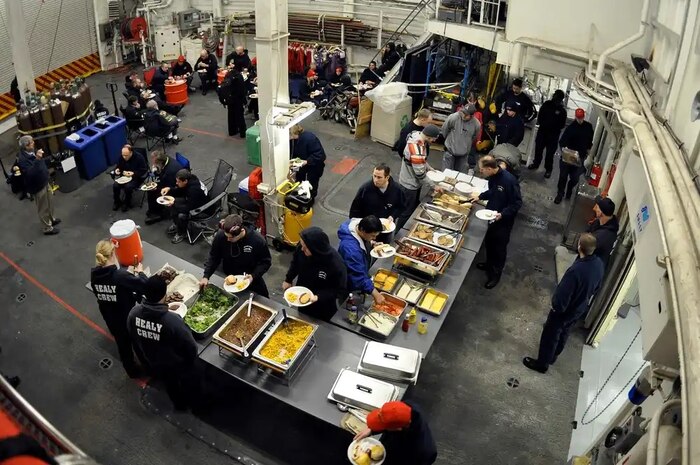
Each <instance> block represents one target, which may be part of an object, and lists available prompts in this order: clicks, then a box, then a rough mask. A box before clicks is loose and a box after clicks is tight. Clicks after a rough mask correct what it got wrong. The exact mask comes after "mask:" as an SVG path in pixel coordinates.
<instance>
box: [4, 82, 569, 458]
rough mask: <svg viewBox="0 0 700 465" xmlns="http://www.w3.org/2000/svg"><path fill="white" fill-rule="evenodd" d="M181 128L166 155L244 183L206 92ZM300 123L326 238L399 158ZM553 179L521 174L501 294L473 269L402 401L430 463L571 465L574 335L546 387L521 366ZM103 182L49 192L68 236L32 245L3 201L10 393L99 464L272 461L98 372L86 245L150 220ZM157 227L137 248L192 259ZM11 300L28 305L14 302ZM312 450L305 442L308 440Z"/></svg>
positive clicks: (118, 375)
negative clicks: (220, 164)
mask: <svg viewBox="0 0 700 465" xmlns="http://www.w3.org/2000/svg"><path fill="white" fill-rule="evenodd" d="M110 79H114V81H115V82H118V83H119V84H120V86H121V83H122V82H123V75H122V74H107V73H103V74H100V75H96V76H94V77H91V78H90V79H89V83H90V84H91V87H92V92H93V96H95V97H97V98H100V99H101V100H102V101H103V102H104V103H106V104H107V106H108V107H110V108H111V107H112V103H111V96H110V95H109V94H107V91H106V89H105V82H106V81H108V80H110ZM118 97H119V96H118ZM121 100H123V98H122V99H119V100H118V101H119V103H122V102H121ZM182 118H183V122H182V123H181V130H180V134H181V136H182V137H183V138H184V141H183V142H182V143H181V144H180V145H179V146H177V148H176V149H172V148H171V149H170V153H174V152H175V150H177V151H180V152H182V153H183V154H185V155H187V156H188V157H189V158H190V159H191V161H192V163H193V167H194V170H195V172H197V173H200V174H201V176H202V177H206V176H208V175H211V174H212V173H213V170H214V168H215V166H216V165H215V163H216V162H215V160H216V159H217V158H224V159H225V160H227V161H229V162H230V163H232V164H233V165H234V166H235V167H236V169H237V172H238V174H239V179H241V178H243V177H245V176H246V175H247V174H248V173H249V172H250V170H251V169H252V167H250V166H249V165H247V162H246V155H245V143H244V141H243V140H241V139H239V138H237V137H236V138H231V137H227V136H226V111H225V109H224V108H223V107H221V105H219V103H218V101H217V98H216V95H215V94H213V93H210V94H209V95H207V96H205V97H203V96H201V95H199V94H194V95H192V97H191V103H190V104H189V105H188V106H187V108H185V110H183V117H182ZM305 126H306V127H307V129H309V130H311V131H313V132H315V133H316V134H317V135H318V136H319V137H320V139H321V140H322V142H323V144H324V147H325V149H326V152H327V155H328V162H327V168H326V172H325V174H324V176H323V178H322V180H321V187H320V202H317V207H316V209H315V215H314V224H315V225H319V226H321V227H323V228H324V229H326V231H327V232H328V233H329V235H330V236H331V237H332V239H333V240H334V241H335V240H337V239H336V236H335V231H336V229H337V226H338V224H340V222H342V221H343V220H344V219H345V215H344V214H343V212H344V211H346V210H347V208H348V205H349V199H351V198H352V196H353V195H354V192H355V190H356V189H357V187H358V186H359V184H360V183H362V182H364V181H365V180H366V179H369V177H370V176H371V168H372V165H373V164H374V163H375V162H378V161H387V162H388V163H389V164H390V165H391V166H392V167H394V168H398V160H397V158H396V155H395V154H394V153H392V152H390V150H389V149H388V148H387V147H384V146H382V145H379V144H375V143H372V142H371V141H370V140H369V139H365V140H362V141H359V142H355V141H354V140H353V139H352V136H351V135H350V133H349V130H348V128H347V127H346V126H342V125H339V124H336V123H331V122H327V121H320V120H317V119H316V118H311V120H309V121H307V122H306V123H305ZM13 137H14V135H13V134H11V133H6V134H4V135H2V136H1V137H0V149H2V150H1V152H0V153H1V154H2V157H3V160H4V161H5V162H6V164H7V162H8V161H10V160H11V159H12V158H13V157H14V153H16V145H15V141H14V139H13ZM347 158H350V159H353V160H355V161H357V165H356V166H355V168H354V169H352V170H351V171H350V172H349V173H347V175H346V173H345V171H343V170H342V169H340V168H341V167H343V166H346V164H347V162H344V163H341V164H339V163H340V162H341V161H342V160H344V159H347ZM554 174H555V176H556V174H557V173H556V170H555V173H554ZM237 182H238V181H235V183H237ZM554 183H555V179H550V180H548V181H547V183H546V184H545V180H544V179H543V178H542V172H539V173H537V174H533V173H530V172H525V173H524V179H523V181H522V192H523V196H524V206H523V208H522V210H521V212H520V215H519V219H518V221H517V223H516V226H515V229H514V230H513V235H512V238H511V242H510V248H509V259H508V265H507V267H506V270H505V274H504V276H503V279H502V281H501V284H500V285H499V286H498V287H497V288H496V289H495V290H492V291H488V290H485V289H484V288H483V287H482V286H483V283H484V280H485V277H484V276H483V275H482V273H481V272H479V271H478V270H475V269H473V270H472V271H470V273H469V274H468V275H467V279H466V281H465V283H464V285H463V286H462V289H461V290H460V292H459V294H458V297H457V303H456V304H455V305H456V307H455V308H454V309H453V311H452V312H450V314H449V316H448V318H447V321H446V323H445V325H444V326H443V328H442V330H441V333H440V335H439V337H438V338H437V341H436V343H435V345H434V346H433V348H432V350H431V351H430V353H429V354H428V357H427V361H426V363H425V364H424V365H423V368H422V373H421V376H420V379H419V382H418V385H417V386H416V387H415V388H414V389H413V390H412V392H411V393H410V397H411V398H412V399H413V400H415V401H416V402H418V403H419V404H421V405H422V407H423V409H424V410H425V411H426V413H427V416H428V418H429V421H430V424H431V426H432V429H433V432H434V435H435V438H436V440H437V443H438V449H439V459H438V462H437V463H439V464H455V465H458V464H459V465H463V464H492V465H496V464H504V465H505V464H512V463H518V464H521V465H542V464H554V463H564V461H565V460H566V454H567V450H568V446H569V437H570V428H571V421H572V419H573V414H574V404H575V401H576V389H577V384H578V369H579V362H580V348H581V343H582V342H581V340H582V339H581V337H572V338H571V340H570V343H569V346H568V347H567V348H566V350H565V352H564V354H563V355H562V356H561V357H560V359H559V363H558V364H557V365H556V366H555V367H553V368H552V369H551V370H550V372H549V373H548V374H547V375H546V376H543V375H539V374H535V373H533V372H529V371H528V370H526V369H525V368H524V367H523V366H522V364H521V358H522V357H523V356H524V355H528V354H535V348H536V345H537V343H538V340H539V334H540V328H541V325H542V323H543V321H544V318H545V316H546V313H547V311H548V302H549V299H550V294H551V291H552V289H553V287H554V284H555V266H554V247H555V246H556V245H557V244H558V241H559V238H560V234H561V229H562V222H563V221H564V218H565V212H566V210H565V209H566V207H567V203H566V202H564V203H563V204H561V205H559V206H557V205H553V204H552V203H551V196H552V195H553V189H554ZM110 185H111V181H110V179H109V177H108V176H107V175H103V176H99V177H98V178H96V179H94V180H92V181H90V182H88V183H86V184H84V185H83V186H82V187H81V188H80V189H78V190H76V191H74V192H72V193H69V194H60V193H59V194H57V196H56V197H55V203H56V213H57V215H58V216H59V217H60V218H62V219H63V224H62V225H61V229H62V231H61V234H60V235H59V236H55V237H44V236H42V235H41V234H40V230H39V224H38V219H37V217H36V211H35V207H34V205H32V204H31V203H30V202H28V201H26V200H25V201H21V202H20V201H18V200H17V199H16V198H14V197H13V196H12V195H11V194H10V192H9V189H7V188H3V189H2V190H1V191H0V199H2V200H1V204H2V210H1V213H0V215H1V216H0V217H1V218H2V225H3V227H2V229H0V277H1V278H2V283H3V285H2V286H0V302H2V310H0V315H1V317H0V321H2V324H0V345H1V346H2V354H0V369H1V370H2V371H3V372H4V373H7V374H18V375H19V376H21V377H22V380H23V384H22V386H21V387H20V391H21V392H22V393H23V394H24V395H25V396H26V397H27V398H28V399H29V400H30V401H31V402H32V403H33V404H34V405H35V406H36V407H37V408H38V409H39V411H40V412H42V413H43V414H44V415H45V416H46V417H47V418H48V419H49V420H50V421H52V422H54V423H55V424H56V426H58V427H59V428H60V429H61V430H62V431H63V432H64V433H65V434H66V435H67V436H68V437H69V438H71V439H72V440H73V441H74V442H76V443H77V444H79V445H80V446H81V447H82V448H83V449H84V450H85V451H87V452H88V453H90V454H91V455H92V456H94V457H95V458H96V459H98V460H99V461H101V462H102V463H105V464H117V463H124V464H126V463H128V464H131V465H139V464H144V465H146V464H160V463H163V464H165V463H188V464H192V463H236V461H235V459H233V458H232V457H233V456H235V455H245V456H248V457H251V458H253V459H256V460H258V461H259V462H260V463H263V464H270V465H272V464H275V463H283V462H282V461H280V460H279V459H278V458H276V457H272V456H271V455H270V454H268V453H267V452H266V451H265V450H260V448H258V447H255V446H252V445H250V444H248V443H247V442H245V441H243V440H242V439H239V438H236V437H233V436H231V435H225V434H221V433H220V432H218V431H215V430H214V429H213V428H212V427H211V426H210V425H206V424H203V423H202V422H201V420H199V419H198V418H196V417H193V416H192V415H189V414H185V415H182V414H178V415H172V414H171V413H170V412H169V411H168V408H169V407H168V405H169V404H168V403H167V402H165V403H163V405H161V406H160V407H158V404H159V402H160V401H161V400H162V399H160V400H159V399H155V400H154V394H153V393H152V392H149V391H151V390H149V389H147V390H146V391H141V390H140V388H139V386H137V385H136V384H135V383H134V382H133V381H132V380H130V379H129V378H127V377H126V375H125V374H124V373H123V371H122V369H121V366H120V365H119V364H118V362H117V363H116V364H115V365H114V366H113V367H112V368H110V369H108V370H103V369H101V368H100V366H99V362H100V360H102V359H103V358H105V357H109V358H111V359H114V360H115V361H116V360H117V353H116V347H115V346H114V345H113V344H112V343H111V342H110V341H109V340H108V339H107V338H106V337H105V336H104V334H102V333H101V332H100V330H102V331H104V329H103V328H105V325H104V323H103V321H102V320H101V317H100V314H99V312H98V310H97V306H96V304H95V301H94V298H93V296H92V295H91V294H90V293H89V292H87V291H86V289H85V287H84V283H85V282H86V280H87V278H88V277H89V270H90V268H91V267H92V266H93V261H94V258H93V257H94V244H95V243H96V242H97V241H98V240H99V239H101V238H103V237H105V236H106V235H107V231H108V227H109V225H110V223H111V222H113V221H114V220H115V219H119V218H123V217H126V216H129V217H131V218H133V219H135V220H136V221H137V222H141V223H142V221H143V217H144V212H145V208H144V209H142V210H140V211H139V210H132V212H130V213H129V214H128V215H125V214H122V213H118V214H115V213H114V212H112V210H111V189H110ZM166 227H167V225H165V224H163V223H160V224H157V225H153V226H143V228H142V230H141V234H142V237H143V238H144V240H147V241H149V242H151V243H152V244H154V245H156V246H158V247H160V248H162V249H164V250H167V251H170V252H171V253H173V254H176V255H178V256H180V257H182V258H184V259H186V260H189V261H192V262H193V263H202V262H203V260H204V258H205V256H206V253H207V246H206V244H204V243H198V244H196V245H194V246H191V245H188V244H186V243H181V244H178V245H172V244H171V243H170V241H169V239H168V238H167V237H166V236H165V234H164V230H165V228H166ZM482 253H483V252H482ZM289 259H290V257H289V254H288V253H286V254H279V253H277V252H274V251H273V263H274V265H273V267H272V269H271V270H270V271H269V272H268V274H267V278H266V279H267V283H268V286H269V287H270V290H271V291H272V294H273V295H272V297H273V298H276V297H277V298H279V294H280V293H281V282H282V278H283V276H284V272H285V271H286V267H287V265H288V262H289ZM20 270H21V271H20ZM20 294H25V295H26V298H25V299H24V300H23V301H21V302H19V301H18V296H19V295H20ZM20 300H21V299H20ZM90 322H94V323H95V324H96V325H92V323H90ZM511 378H514V379H517V380H518V387H516V388H511V387H509V385H508V381H509V379H511ZM511 384H512V383H511ZM157 397H158V396H157V395H155V398H157ZM308 440H309V443H313V438H308ZM212 444H213V445H212ZM224 451H225V453H224ZM342 460H343V459H342V457H341V458H339V463H342ZM295 465H296V464H295Z"/></svg>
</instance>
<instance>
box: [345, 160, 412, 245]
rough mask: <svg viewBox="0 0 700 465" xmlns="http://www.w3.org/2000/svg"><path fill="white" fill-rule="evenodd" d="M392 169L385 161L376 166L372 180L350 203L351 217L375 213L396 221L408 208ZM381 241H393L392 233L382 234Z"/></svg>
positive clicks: (378, 216)
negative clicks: (392, 175) (392, 174)
mask: <svg viewBox="0 0 700 465" xmlns="http://www.w3.org/2000/svg"><path fill="white" fill-rule="evenodd" d="M390 173H391V169H390V168H389V166H387V165H385V164H384V163H380V164H378V165H377V166H375V167H374V171H373V172H372V180H371V181H367V182H366V183H364V184H363V185H362V186H360V189H359V190H358V191H357V194H355V198H354V199H353V201H352V204H351V205H350V218H364V217H365V216H369V215H374V216H376V217H377V218H388V219H390V220H391V221H396V220H397V219H398V218H399V216H400V215H401V213H402V212H403V211H404V209H405V208H406V196H405V195H404V193H403V190H401V187H399V184H398V183H397V182H396V181H394V178H392V177H391V174H390ZM378 240H379V241H380V242H386V243H388V242H391V233H389V234H386V233H384V234H380V236H379V238H378Z"/></svg>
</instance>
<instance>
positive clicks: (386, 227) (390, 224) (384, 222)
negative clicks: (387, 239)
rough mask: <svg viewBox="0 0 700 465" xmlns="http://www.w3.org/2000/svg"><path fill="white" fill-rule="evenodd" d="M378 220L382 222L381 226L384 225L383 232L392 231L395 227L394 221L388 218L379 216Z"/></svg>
mask: <svg viewBox="0 0 700 465" xmlns="http://www.w3.org/2000/svg"><path fill="white" fill-rule="evenodd" d="M379 221H381V222H382V226H383V227H384V230H383V231H382V233H383V234H386V233H390V232H394V230H395V229H396V223H394V222H393V221H391V220H390V219H389V218H380V219H379Z"/></svg>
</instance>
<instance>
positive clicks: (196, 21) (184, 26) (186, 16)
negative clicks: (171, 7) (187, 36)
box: [177, 8, 204, 31]
mask: <svg viewBox="0 0 700 465" xmlns="http://www.w3.org/2000/svg"><path fill="white" fill-rule="evenodd" d="M203 20H204V16H203V15H202V12H201V11H200V10H198V9H196V8H190V9H188V10H182V11H178V13H177V25H178V27H179V28H180V30H181V31H189V30H192V29H197V27H199V25H200V24H201V23H202V21H203Z"/></svg>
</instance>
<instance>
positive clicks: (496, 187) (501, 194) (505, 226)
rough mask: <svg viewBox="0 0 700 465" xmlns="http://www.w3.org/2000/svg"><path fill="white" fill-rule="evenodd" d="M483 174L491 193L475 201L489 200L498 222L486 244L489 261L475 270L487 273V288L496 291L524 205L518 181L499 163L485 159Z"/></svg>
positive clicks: (494, 221) (482, 195)
mask: <svg viewBox="0 0 700 465" xmlns="http://www.w3.org/2000/svg"><path fill="white" fill-rule="evenodd" d="M479 168H480V170H481V174H483V175H484V176H486V177H487V178H488V181H489V189H488V190H487V191H485V192H482V193H481V194H473V195H472V198H473V199H474V200H476V199H479V200H488V204H487V205H486V207H487V208H488V209H489V210H494V211H496V212H497V214H496V218H495V219H494V220H493V221H491V222H490V223H489V229H488V231H486V238H485V239H484V243H485V246H486V261H485V262H483V263H477V265H476V267H477V268H478V269H480V270H483V271H486V275H487V277H488V279H487V281H486V284H485V285H484V287H486V289H493V288H494V287H496V285H497V284H498V281H500V279H501V273H502V272H503V267H504V266H505V264H506V256H507V252H508V242H509V241H510V232H511V231H512V229H513V224H515V216H516V215H517V214H518V210H520V207H522V205H523V199H522V197H521V196H520V185H519V184H518V180H517V179H516V178H515V176H513V175H512V174H510V173H509V172H508V171H506V170H504V169H501V168H500V167H499V166H498V160H496V159H495V158H494V157H493V156H491V155H486V156H485V157H482V158H481V160H479Z"/></svg>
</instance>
